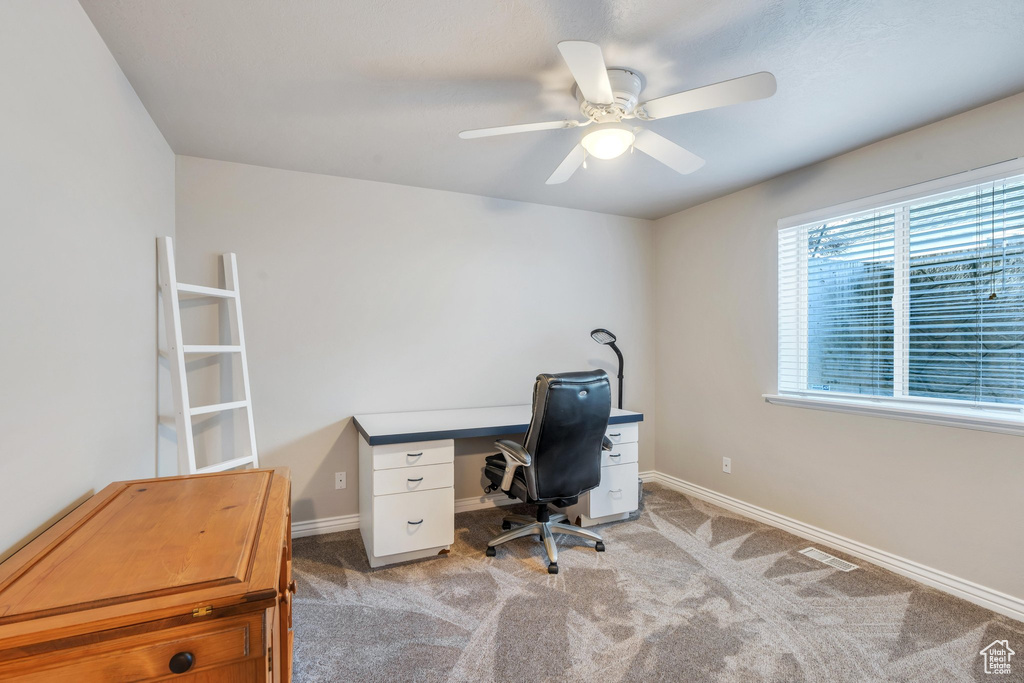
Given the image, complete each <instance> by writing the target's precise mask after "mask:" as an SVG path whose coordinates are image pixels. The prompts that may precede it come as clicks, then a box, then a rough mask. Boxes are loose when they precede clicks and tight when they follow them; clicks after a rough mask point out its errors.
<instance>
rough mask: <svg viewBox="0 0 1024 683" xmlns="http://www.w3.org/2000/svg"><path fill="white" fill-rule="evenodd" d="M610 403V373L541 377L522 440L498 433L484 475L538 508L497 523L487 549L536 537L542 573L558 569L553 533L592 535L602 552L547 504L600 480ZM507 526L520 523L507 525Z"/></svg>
mask: <svg viewBox="0 0 1024 683" xmlns="http://www.w3.org/2000/svg"><path fill="white" fill-rule="evenodd" d="M611 408H612V392H611V387H610V385H609V383H608V375H607V374H605V372H604V371H603V370H599V371H596V372H566V373H562V374H558V375H539V376H538V377H537V383H536V384H534V387H533V418H532V419H531V421H530V428H529V429H528V430H527V432H526V440H525V442H524V445H522V446H520V445H519V444H518V443H516V442H515V441H511V440H509V439H502V440H500V441H496V442H495V443H494V445H495V446H496V447H497V448H498V449H499V450H500V451H501V453H498V454H495V455H491V456H488V457H487V465H486V466H485V467H484V475H485V476H486V477H487V479H489V480H490V482H491V484H490V486H488V487H487V489H486V490H487V491H488V492H489V491H496V490H498V489H501V490H502V491H504V492H505V493H506V494H508V496H509V498H518V499H520V500H522V501H524V502H526V503H529V504H531V505H536V506H537V519H536V520H534V519H532V518H531V517H527V516H526V515H509V516H508V517H506V518H505V520H504V522H503V523H502V525H501V527H502V529H505V530H506V531H505V532H504V533H502V534H500V535H498V536H495V537H494V538H492V539H491V540H490V541H489V542H488V543H487V554H488V555H489V556H491V557H494V555H495V554H496V550H495V548H496V547H497V546H499V545H501V544H502V543H505V542H507V541H511V540H512V539H515V538H522V537H523V536H532V535H538V536H540V537H541V538H542V539H543V541H544V548H545V549H546V550H547V554H548V562H549V564H548V573H549V574H557V573H558V548H557V547H556V546H555V538H554V535H553V534H554V533H560V534H571V535H573V536H579V537H581V538H586V539H589V540H592V541H596V545H595V548H596V550H597V551H598V552H603V551H604V542H603V541H602V540H601V536H600V535H598V534H596V533H594V532H593V531H588V530H586V529H581V528H579V527H575V526H572V525H571V524H567V523H563V522H565V521H566V516H565V515H562V514H555V515H552V514H551V513H550V512H549V511H548V504H552V505H554V506H555V507H568V506H569V505H573V504H574V503H576V499H577V498H578V497H579V496H580V494H582V493H586V492H587V491H589V490H590V489H592V488H595V487H596V486H597V485H598V484H600V483H601V450H602V449H604V450H610V449H611V447H612V443H611V441H609V440H608V438H607V437H606V436H605V430H606V429H607V428H608V416H609V414H610V413H611ZM513 524H522V525H523V526H519V527H516V528H514V529H513V528H512V525H513Z"/></svg>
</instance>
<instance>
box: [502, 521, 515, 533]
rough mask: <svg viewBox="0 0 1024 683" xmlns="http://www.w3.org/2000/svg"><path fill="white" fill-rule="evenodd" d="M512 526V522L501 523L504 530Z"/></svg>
mask: <svg viewBox="0 0 1024 683" xmlns="http://www.w3.org/2000/svg"><path fill="white" fill-rule="evenodd" d="M511 528H512V522H502V523H501V530H502V531H508V530H509V529H511Z"/></svg>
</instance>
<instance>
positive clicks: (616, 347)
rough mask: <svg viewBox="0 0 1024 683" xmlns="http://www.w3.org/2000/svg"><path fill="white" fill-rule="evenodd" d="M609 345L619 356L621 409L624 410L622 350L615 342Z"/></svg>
mask: <svg viewBox="0 0 1024 683" xmlns="http://www.w3.org/2000/svg"><path fill="white" fill-rule="evenodd" d="M608 346H610V347H611V349H612V351H614V352H615V355H616V356H618V357H619V410H622V366H623V362H622V352H621V351H619V347H618V346H616V345H615V342H611V343H609V344H608Z"/></svg>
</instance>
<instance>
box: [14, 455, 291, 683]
mask: <svg viewBox="0 0 1024 683" xmlns="http://www.w3.org/2000/svg"><path fill="white" fill-rule="evenodd" d="M290 499H291V483H290V481H289V478H288V470H286V469H277V470H245V471H239V472H219V473H216V474H207V475H197V476H191V477H169V478H163V479H144V480H139V481H128V482H117V483H114V484H111V485H110V486H108V487H106V488H105V489H103V490H102V491H101V492H99V493H98V494H96V495H95V496H93V497H92V498H90V499H89V500H88V501H86V502H85V503H83V504H82V505H81V506H79V507H78V508H77V509H76V510H75V511H74V512H72V513H71V514H69V515H68V516H67V517H65V518H64V519H62V520H61V521H60V522H58V523H57V524H55V525H54V526H53V527H51V528H50V529H49V530H47V531H46V532H44V533H43V534H42V535H41V536H39V538H37V539H36V540H34V541H33V542H31V543H30V544H29V545H27V546H26V547H25V548H23V549H22V550H21V551H19V552H18V553H16V554H15V555H14V556H12V557H11V558H10V559H8V560H7V561H6V562H4V563H3V564H0V679H3V680H8V679H14V680H24V681H48V682H49V681H75V682H76V683H81V682H83V681H135V680H164V679H181V680H189V681H239V682H241V681H246V682H248V681H288V680H290V675H291V649H292V648H291V641H292V634H291V595H292V593H293V592H294V583H293V582H292V579H291V534H290V530H291V519H290V517H291V514H290V508H291V500H290Z"/></svg>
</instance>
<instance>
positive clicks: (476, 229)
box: [177, 157, 654, 521]
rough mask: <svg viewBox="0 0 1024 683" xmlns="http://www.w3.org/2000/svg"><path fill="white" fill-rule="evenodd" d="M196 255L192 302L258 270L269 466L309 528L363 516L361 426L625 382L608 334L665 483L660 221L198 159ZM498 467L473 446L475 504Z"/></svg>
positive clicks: (182, 257) (193, 168) (189, 243)
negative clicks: (600, 334) (658, 329)
mask: <svg viewBox="0 0 1024 683" xmlns="http://www.w3.org/2000/svg"><path fill="white" fill-rule="evenodd" d="M177 235H178V245H177V264H178V272H179V274H180V277H181V279H182V280H183V281H186V282H187V281H190V279H191V280H192V281H198V283H199V284H202V283H207V284H212V283H215V282H217V280H216V277H217V259H216V257H215V255H216V254H219V253H221V252H223V251H235V252H236V253H237V254H238V264H239V273H240V284H241V288H242V305H243V309H244V318H245V334H246V342H247V346H248V350H249V371H250V379H251V384H252V393H253V401H254V403H255V412H254V414H255V418H256V433H257V440H258V444H259V449H260V460H261V465H264V466H268V465H270V466H274V465H287V466H289V467H291V468H292V475H293V490H294V494H293V497H294V519H295V521H304V520H309V519H320V518H324V517H331V516H336V515H345V514H351V513H355V512H357V511H358V491H357V480H358V477H357V472H356V467H357V460H358V453H357V438H356V430H355V427H354V425H352V424H351V419H350V418H351V416H352V415H354V414H359V413H373V412H391V411H400V410H423V409H434V408H457V407H466V406H490V405H508V404H514V403H529V401H530V398H531V390H532V387H533V380H534V377H536V375H537V374H538V373H540V372H561V371H569V370H582V369H588V368H593V367H602V368H604V369H606V370H609V371H610V374H613V375H614V364H615V360H614V354H613V353H611V352H610V351H609V350H608V349H607V348H605V347H602V346H599V345H597V344H596V343H594V342H593V341H592V340H591V339H590V334H589V333H590V330H591V329H593V328H595V327H607V328H608V329H611V330H612V331H614V332H616V334H618V335H619V340H620V346H621V348H622V349H623V352H624V354H625V356H626V362H627V365H626V407H628V408H632V409H634V410H642V411H644V412H645V413H646V414H647V422H646V423H645V425H644V427H643V428H642V430H643V431H642V432H641V433H642V439H641V440H642V442H643V448H642V454H641V464H640V468H641V470H643V469H647V468H650V467H652V466H653V461H654V438H653V437H654V429H653V425H654V419H653V418H654V414H653V412H654V401H653V397H654V367H653V355H654V335H653V325H654V319H653V316H652V302H653V294H652V291H651V287H652V284H653V251H652V247H653V236H652V234H651V223H650V222H649V221H645V220H640V219H632V218H621V217H616V216H608V215H603V214H596V213H589V212H584V211H577V210H572V209H561V208H554V207H548V206H539V205H533V204H524V203H518V202H511V201H505V200H496V199H487V198H484V197H477V196H472V195H463V194H456V193H452V192H442V191H438V190H427V189H421V188H413V187H404V186H399V185H390V184H386V183H376V182H369V181H362V180H351V179H347V178H338V177H332V176H323V175H314V174H309V173H298V172H294V171H283V170H275V169H268V168H261V167H256V166H246V165H241V164H234V163H227V162H218V161H210V160H205V159H197V158H192V157H178V172H177ZM204 341H205V339H204ZM613 382H614V379H613ZM484 452H493V450H492V449H491V447H490V446H489V444H488V443H487V440H468V441H466V442H460V444H459V453H458V455H457V458H456V463H457V465H456V496H457V497H470V496H479V495H481V493H482V491H481V490H480V486H479V481H480V467H481V454H482V453H484ZM336 471H346V472H347V473H348V482H349V483H348V489H347V490H345V491H336V490H335V489H334V472H336Z"/></svg>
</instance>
